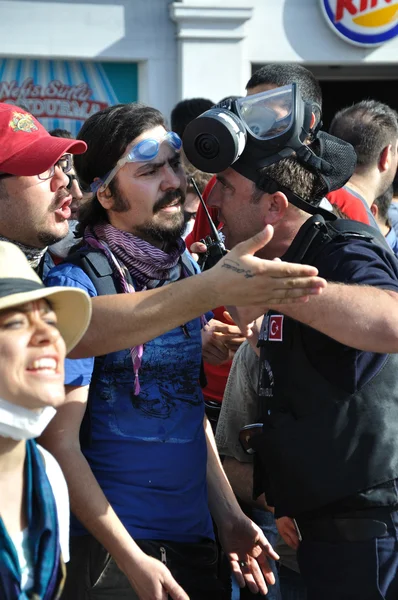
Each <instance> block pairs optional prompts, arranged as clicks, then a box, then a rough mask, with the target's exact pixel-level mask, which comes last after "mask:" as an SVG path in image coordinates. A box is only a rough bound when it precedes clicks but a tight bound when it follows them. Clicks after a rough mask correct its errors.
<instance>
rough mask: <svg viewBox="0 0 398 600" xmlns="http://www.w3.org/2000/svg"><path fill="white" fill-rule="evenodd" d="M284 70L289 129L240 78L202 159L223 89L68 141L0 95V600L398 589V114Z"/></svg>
mask: <svg viewBox="0 0 398 600" xmlns="http://www.w3.org/2000/svg"><path fill="white" fill-rule="evenodd" d="M279 88H280V89H282V90H285V91H286V90H287V91H290V89H293V90H294V93H295V94H297V98H298V100H297V102H299V101H300V102H302V107H303V108H302V110H301V108H300V110H297V113H295V112H294V111H293V109H292V115H293V116H292V117H291V118H292V122H294V127H296V130H295V131H296V134H295V135H296V138H294V139H295V140H296V141H295V143H296V146H294V148H293V146H289V144H292V143H293V142H292V141H291V140H293V137H292V138H291V139H290V138H287V137H286V136H285V137H283V135H282V136H281V137H280V138H279V137H278V136H279V135H280V131H278V130H277V129H275V130H274V131H275V132H276V133H274V137H273V138H272V144H273V146H272V147H273V148H274V150H273V152H274V154H272V153H271V152H270V151H269V149H268V148H269V145H270V141H269V139H268V140H266V141H264V140H262V139H261V136H260V133H259V132H258V131H257V133H253V132H252V131H251V129H250V127H249V126H248V125H247V122H246V121H245V120H244V119H245V115H244V111H243V110H242V111H241V113H239V112H236V113H233V110H234V109H233V107H234V106H235V104H234V103H236V102H237V100H239V98H238V97H236V96H233V97H232V96H231V98H226V99H223V100H222V102H221V105H222V107H223V109H225V106H228V107H229V109H228V110H230V114H232V115H233V117H229V118H230V120H231V121H232V122H234V120H235V121H237V120H240V121H239V122H240V123H244V124H245V126H246V134H245V135H246V141H245V143H246V146H245V149H244V151H243V148H242V149H241V150H240V153H237V156H236V157H235V159H234V160H232V159H230V160H229V162H228V165H227V166H226V168H225V169H222V170H221V171H220V172H217V173H212V172H210V173H207V172H204V171H203V170H201V169H200V168H199V166H198V164H195V162H196V161H195V158H192V156H191V155H190V154H189V152H185V151H184V147H185V148H186V149H188V147H190V142H191V139H190V135H192V134H191V133H190V131H192V130H190V128H189V125H190V124H192V122H193V121H194V120H195V119H198V118H200V117H201V115H203V113H206V112H207V111H209V114H210V117H209V118H215V119H218V120H221V121H223V120H224V122H226V121H228V118H227V117H225V113H223V115H224V116H223V118H219V117H218V116H216V117H215V116H214V115H215V114H216V113H217V111H215V112H214V107H215V106H216V107H217V106H218V105H217V104H216V103H215V102H214V101H213V100H209V99H206V98H194V99H185V100H183V101H181V102H179V103H178V104H177V105H176V106H175V107H174V109H173V111H172V113H171V115H170V119H167V118H166V117H165V116H164V115H162V114H161V113H160V112H159V111H158V110H157V109H155V108H152V107H149V106H145V105H143V104H140V103H131V104H120V105H115V106H110V107H108V108H105V109H103V110H101V111H99V112H98V113H96V114H94V115H92V116H91V117H89V118H88V119H87V121H86V122H85V123H84V125H83V127H82V129H81V130H80V132H79V134H78V136H77V139H73V138H72V136H71V134H70V133H69V132H68V131H66V130H58V129H56V130H53V131H50V132H47V131H46V130H45V129H44V127H43V126H42V125H41V124H40V123H39V122H38V121H37V120H36V119H35V118H34V116H32V115H31V114H29V113H28V112H27V111H26V110H24V109H23V108H21V107H18V106H17V105H9V104H5V103H0V355H1V357H2V359H1V361H0V375H1V378H0V389H1V394H0V598H1V599H3V598H4V600H23V599H25V598H26V599H32V600H36V599H37V600H56V599H59V598H61V600H119V599H124V600H137V599H139V600H165V599H166V598H172V599H173V600H188V599H189V598H190V599H191V600H239V599H241V600H247V599H248V598H251V597H254V596H256V595H263V596H265V597H267V598H269V600H332V599H333V600H355V599H358V600H359V599H361V600H376V599H380V598H386V599H387V600H393V599H395V598H397V596H398V486H397V481H398V364H397V363H398V358H397V356H398V261H397V258H396V257H398V238H397V236H398V176H397V167H398V114H397V113H396V112H395V110H393V109H392V108H390V107H389V106H387V105H386V104H383V103H381V102H379V101H378V100H376V99H364V100H362V101H361V102H358V103H356V104H354V105H352V106H349V107H343V108H342V109H341V110H340V111H339V112H338V113H337V114H336V115H335V116H334V118H333V120H332V122H331V125H330V128H329V132H328V133H326V132H323V131H322V128H321V127H322V125H321V121H322V91H321V87H320V85H319V82H318V81H317V80H316V78H315V77H314V76H313V75H312V74H311V72H310V71H308V70H307V69H305V68H304V67H302V66H301V65H299V64H273V65H267V66H265V67H262V68H261V69H259V70H258V71H257V72H256V73H254V74H253V76H252V77H251V78H250V80H249V81H248V83H247V86H246V99H249V100H250V99H253V98H254V100H253V102H254V101H255V100H256V98H259V99H260V100H259V101H260V102H261V101H262V99H263V98H265V99H266V100H267V99H268V98H271V97H272V96H271V95H272V93H274V92H275V90H278V89H279ZM296 90H297V91H296ZM270 94H271V95H270ZM273 101H274V100H272V102H273ZM270 102H271V101H270ZM267 106H272V104H269V105H267ZM297 106H298V104H297ZM300 107H301V105H300ZM267 110H268V113H266V112H263V113H261V115H262V116H261V118H262V119H265V118H266V117H265V115H266V114H269V109H267ZM278 110H279V109H278ZM284 116H285V115H282V117H281V115H280V114H278V115H277V117H275V114H274V115H273V118H274V119H276V118H278V119H280V121H278V126H279V127H280V129H282V128H283V127H285V130H286V127H287V126H286V121H285V120H283V117H284ZM267 118H269V117H267ZM300 118H302V122H300V120H299V119H300ZM294 119H296V120H294ZM267 126H268V125H267ZM285 130H284V131H285ZM214 135H216V134H215V133H214ZM279 139H280V142H279V146H278V145H277V144H278V140H279ZM286 140H288V141H286ZM297 140H298V141H297ZM260 142H261V143H260ZM267 144H268V146H267ZM275 148H277V151H276V150H275ZM286 148H287V149H289V151H288V152H285V150H286ZM292 148H293V149H292ZM270 156H271V158H269V157H270ZM265 157H267V160H264V158H265ZM190 158H192V161H190V160H189V159H190ZM198 192H199V193H198ZM212 222H213V223H212ZM216 230H218V233H217V235H216V234H215V231H216ZM210 238H211V239H210ZM213 241H214V242H216V243H218V244H220V247H222V248H224V247H225V248H226V252H222V254H224V255H223V256H222V255H221V257H220V258H219V260H218V261H217V263H216V264H215V265H214V266H212V267H211V268H209V269H206V268H204V269H203V270H201V265H202V264H203V262H202V261H203V256H204V255H205V253H206V252H207V250H208V248H207V246H208V244H209V242H213ZM66 356H67V357H66ZM65 357H66V358H65ZM35 439H38V442H35V441H34V440H35ZM69 511H70V524H69ZM65 565H66V567H65Z"/></svg>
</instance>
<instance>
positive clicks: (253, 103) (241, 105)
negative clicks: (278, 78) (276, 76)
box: [236, 85, 294, 140]
mask: <svg viewBox="0 0 398 600" xmlns="http://www.w3.org/2000/svg"><path fill="white" fill-rule="evenodd" d="M293 107H294V91H293V87H292V86H291V85H286V86H284V87H281V88H276V89H275V90H270V91H268V92H266V93H264V92H261V93H260V94H254V95H253V96H247V97H246V98H240V99H239V100H237V101H236V108H237V112H238V115H239V117H240V118H241V120H242V121H243V122H244V123H245V125H246V127H247V129H248V131H249V132H250V134H251V135H252V136H253V137H254V138H256V139H258V140H271V139H272V138H275V137H277V136H281V135H282V134H284V133H286V132H287V131H288V130H289V129H290V127H291V126H292V123H293Z"/></svg>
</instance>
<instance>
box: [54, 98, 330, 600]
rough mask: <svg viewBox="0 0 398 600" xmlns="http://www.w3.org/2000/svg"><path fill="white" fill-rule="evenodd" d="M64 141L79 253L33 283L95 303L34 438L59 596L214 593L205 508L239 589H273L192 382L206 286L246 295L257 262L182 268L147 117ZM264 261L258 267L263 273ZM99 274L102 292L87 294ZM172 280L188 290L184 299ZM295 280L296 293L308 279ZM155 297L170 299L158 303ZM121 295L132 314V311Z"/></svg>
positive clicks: (106, 118) (236, 255)
mask: <svg viewBox="0 0 398 600" xmlns="http://www.w3.org/2000/svg"><path fill="white" fill-rule="evenodd" d="M79 138H80V139H84V140H85V141H86V143H87V145H88V150H87V153H86V155H85V158H84V160H76V161H75V168H76V171H77V174H78V176H79V179H80V180H81V181H82V184H83V185H84V186H85V188H87V187H91V190H92V193H93V196H92V199H91V201H89V202H88V203H87V204H86V205H85V206H84V207H83V209H82V211H81V215H80V233H81V234H82V235H83V237H84V246H83V247H82V248H81V250H80V251H79V253H78V255H77V257H76V256H74V257H71V258H70V259H69V261H70V262H69V263H68V262H66V263H64V264H63V265H59V266H57V267H56V268H55V269H53V270H52V272H51V273H50V275H49V277H48V279H47V282H48V284H50V285H54V284H55V283H56V282H58V284H61V285H71V286H75V287H80V288H84V289H87V290H88V291H89V294H90V295H91V297H92V298H93V307H94V306H96V305H97V306H101V308H102V311H101V309H100V313H97V317H98V321H97V323H96V325H95V328H94V336H96V340H97V341H96V342H95V350H93V348H94V346H92V345H91V344H92V343H93V338H91V340H88V348H89V350H88V355H89V356H90V355H91V356H92V355H93V354H96V355H98V356H99V355H100V354H101V355H102V356H101V357H99V358H97V359H96V360H95V363H94V361H93V360H92V359H86V360H85V361H84V360H78V361H76V360H75V361H69V364H68V365H67V377H66V383H67V384H68V401H67V404H66V405H65V406H64V410H63V411H62V412H59V414H58V417H57V421H56V423H55V424H54V427H52V428H51V429H48V430H47V432H46V436H45V439H44V443H45V444H46V445H47V446H48V447H51V448H53V449H54V452H55V455H56V456H57V458H58V459H59V460H60V463H61V465H62V467H63V469H64V471H65V474H66V477H67V480H68V484H69V489H70V492H71V498H72V511H73V513H74V514H75V516H76V517H77V519H75V520H74V521H73V522H72V541H71V546H72V548H71V549H72V553H71V555H72V560H71V564H70V568H69V578H68V581H69V583H68V584H67V586H66V590H65V595H64V598H65V600H68V599H69V598H70V599H72V598H73V600H85V599H86V598H90V599H91V600H94V599H96V598H101V599H103V600H105V599H109V600H110V599H113V598H126V599H127V598H128V599H136V598H137V597H138V598H140V599H142V600H153V599H156V600H161V599H163V598H166V595H167V593H168V594H169V595H170V597H171V598H173V599H179V600H186V599H187V597H188V596H187V594H188V595H189V597H190V598H191V600H196V599H197V600H199V599H202V598H206V599H207V600H211V599H214V600H222V599H223V598H228V592H227V591H225V590H223V586H222V585H221V583H220V581H219V580H218V577H217V552H216V547H215V543H214V534H213V527H212V522H211V518H210V513H209V508H208V502H209V503H210V508H211V511H212V516H213V518H214V519H215V520H216V522H217V527H218V529H219V534H220V539H221V540H222V542H223V545H224V550H225V551H226V552H227V554H228V555H229V558H230V561H231V564H232V568H233V569H234V571H235V572H236V574H237V577H238V578H239V580H240V582H241V584H242V585H244V583H245V581H246V583H247V584H248V585H249V586H250V587H251V589H253V591H257V590H260V591H261V592H262V593H265V592H266V583H265V580H264V575H265V577H266V579H267V582H268V583H272V582H273V576H272V575H271V574H270V573H269V567H268V564H267V560H266V555H267V554H268V555H269V556H273V557H274V556H275V555H274V553H273V551H272V549H271V548H270V547H269V545H268V543H267V541H266V539H265V538H264V536H263V534H262V533H261V531H260V530H259V529H258V528H257V527H256V526H255V525H254V524H253V523H252V522H251V521H250V520H249V519H248V518H247V517H245V516H244V515H243V513H242V512H241V510H240V508H239V506H238V505H237V502H236V500H235V497H234V495H233V493H232V490H231V488H230V486H229V484H228V482H227V480H226V477H225V475H224V473H223V471H222V468H221V465H220V463H219V461H218V458H217V454H216V451H215V445H214V438H213V435H212V431H211V427H210V426H209V424H208V423H207V421H206V420H205V419H204V409H203V398H202V393H201V389H200V384H199V378H200V366H201V327H202V324H204V318H195V317H197V315H200V314H201V313H203V312H205V311H206V310H209V309H210V308H211V307H212V306H214V305H217V304H218V303H219V294H220V291H221V288H222V292H221V294H222V295H223V294H225V295H226V296H231V295H232V296H233V297H234V298H233V299H232V301H233V302H236V301H237V302H238V303H242V302H246V301H247V299H248V298H249V297H251V298H253V299H254V294H253V288H252V285H253V279H255V277H253V275H254V271H253V269H255V265H256V264H258V263H257V260H256V259H254V258H253V259H252V261H253V262H252V264H251V265H249V263H248V262H247V258H245V259H242V258H241V252H242V247H241V248H240V249H238V251H234V252H232V253H231V255H230V256H229V257H228V260H226V259H224V260H223V261H221V263H220V264H219V265H217V266H216V267H215V268H214V271H213V273H211V272H210V271H209V273H210V277H209V275H208V274H201V275H198V276H197V277H191V275H194V274H195V273H196V268H195V265H194V263H193V262H192V260H191V259H190V257H189V256H188V255H187V254H186V252H185V245H184V243H183V241H182V240H181V233H182V232H183V230H184V215H183V206H184V199H185V187H186V180H185V174H184V171H183V169H182V167H181V164H180V150H181V140H180V138H179V137H178V136H177V135H176V134H175V133H173V132H167V131H166V128H165V122H164V118H163V117H162V115H161V114H160V113H159V112H158V111H157V110H155V109H152V108H150V107H146V106H143V105H134V104H130V105H118V106H114V107H109V108H108V109H105V110H103V111H101V112H99V113H97V114H96V115H93V116H92V117H90V119H88V120H87V121H86V123H85V124H84V126H83V128H82V130H81V132H80V134H79ZM267 235H269V234H268V233H265V234H262V235H260V236H259V237H258V238H257V242H256V241H255V240H251V241H250V242H249V243H248V246H247V249H245V247H243V254H245V255H247V254H250V253H251V252H255V251H256V249H257V248H255V245H256V243H258V244H259V245H260V246H261V245H262V244H263V243H265V241H266V236H267ZM88 263H89V264H88ZM223 265H224V266H223ZM280 266H281V265H279V264H277V263H273V264H272V263H268V264H267V268H269V269H271V270H273V271H274V272H275V273H276V272H277V271H279V269H280ZM263 267H265V264H263ZM90 269H91V271H90ZM231 277H232V278H233V280H234V284H233V285H231V282H232V280H231ZM109 279H110V280H111V281H112V282H113V286H114V287H113V291H112V290H111V291H110V292H109V291H107V292H105V293H104V292H103V291H99V290H100V288H101V285H103V283H104V281H105V280H107V281H109ZM188 284H190V285H194V286H197V287H196V288H195V290H192V296H189V294H187V285H188ZM198 284H199V285H198ZM202 286H203V287H202ZM239 286H242V287H243V288H244V291H243V290H242V297H241V298H239V297H237V296H236V292H235V290H236V289H237V287H239ZM311 286H312V288H313V290H311V291H310V292H309V293H312V291H315V290H320V287H321V286H323V282H322V281H317V280H316V279H314V280H313V281H312V283H311ZM101 289H102V290H103V289H104V288H103V287H102V288H101ZM218 290H220V291H218ZM161 292H162V293H163V294H165V296H164V297H165V299H166V295H168V294H171V296H168V298H169V300H167V299H166V302H162V303H160V304H159V303H158V299H157V297H158V294H159V293H161ZM315 293H317V292H316V291H315ZM101 294H102V295H101ZM204 297H206V300H204ZM263 297H264V296H263ZM141 298H142V299H146V301H145V302H144V303H142V300H140V299H141ZM254 301H255V299H254ZM134 302H135V305H136V306H137V307H138V306H139V305H140V304H141V306H142V312H141V315H140V314H138V313H136V318H134V319H132V318H131V312H132V310H133V306H134ZM128 307H129V308H128ZM193 307H195V308H194V312H191V311H192V309H193ZM198 309H199V310H198ZM94 312H95V310H94ZM139 312H140V310H139ZM141 328H142V329H141ZM140 329H141V331H140ZM137 334H138V335H137ZM141 334H143V335H141ZM143 344H145V346H144V345H143ZM80 356H81V354H80ZM88 394H89V395H88ZM87 398H88V404H87ZM87 406H88V408H86V407H87ZM79 433H80V434H81V435H80V439H79ZM206 480H207V481H206ZM207 489H208V494H207ZM111 557H112V558H111ZM87 578H88V579H87ZM88 580H89V583H87V582H88ZM184 590H185V591H184Z"/></svg>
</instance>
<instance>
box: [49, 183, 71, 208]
mask: <svg viewBox="0 0 398 600" xmlns="http://www.w3.org/2000/svg"><path fill="white" fill-rule="evenodd" d="M70 195H71V194H70V191H69V190H67V189H65V188H60V189H59V190H57V191H56V192H55V194H54V198H53V199H52V202H51V205H50V208H49V210H50V211H54V210H57V208H60V206H61V205H62V203H63V201H64V200H65V198H68V197H69V196H70Z"/></svg>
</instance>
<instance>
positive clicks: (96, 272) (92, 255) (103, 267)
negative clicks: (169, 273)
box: [65, 248, 134, 448]
mask: <svg viewBox="0 0 398 600" xmlns="http://www.w3.org/2000/svg"><path fill="white" fill-rule="evenodd" d="M65 262H67V263H71V264H73V265H76V266H77V267H80V269H82V271H84V272H85V273H86V275H87V277H88V278H89V279H90V280H91V282H92V283H93V285H94V287H95V289H96V291H97V294H98V296H107V295H112V294H117V293H118V291H119V290H118V289H117V287H116V284H115V280H114V277H113V270H112V267H111V265H110V264H109V262H108V259H107V257H106V256H105V254H104V253H103V252H100V251H97V250H93V249H91V248H82V249H79V250H78V251H76V252H73V253H72V254H71V255H69V256H67V258H66V259H65ZM126 279H127V280H128V282H129V283H131V285H132V286H133V287H134V282H133V280H132V278H131V276H130V274H129V273H126ZM103 361H104V356H96V357H95V359H94V369H93V373H92V376H91V383H90V387H91V386H92V385H93V387H95V384H96V382H97V380H98V377H99V375H100V372H101V368H102V364H103ZM91 423H92V408H91V402H90V393H89V396H88V399H87V406H86V411H85V413H84V417H83V420H82V423H81V425H80V444H81V446H82V447H83V448H88V447H90V446H91V442H92V437H91V430H92V427H91Z"/></svg>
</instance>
